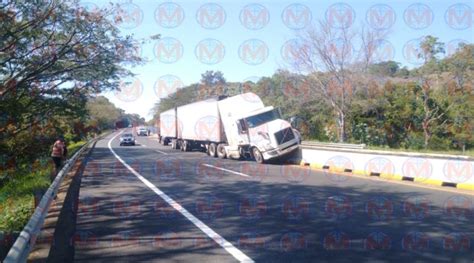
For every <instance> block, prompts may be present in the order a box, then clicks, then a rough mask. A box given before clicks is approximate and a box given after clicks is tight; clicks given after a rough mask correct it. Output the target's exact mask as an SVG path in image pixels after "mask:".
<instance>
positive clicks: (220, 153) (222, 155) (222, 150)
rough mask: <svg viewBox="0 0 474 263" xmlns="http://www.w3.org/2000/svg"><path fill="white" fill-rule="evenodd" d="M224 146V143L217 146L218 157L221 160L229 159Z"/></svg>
mask: <svg viewBox="0 0 474 263" xmlns="http://www.w3.org/2000/svg"><path fill="white" fill-rule="evenodd" d="M224 146H225V145H224V144H223V143H219V144H218V145H217V157H219V158H221V159H225V158H227V154H226V152H225V148H224Z"/></svg>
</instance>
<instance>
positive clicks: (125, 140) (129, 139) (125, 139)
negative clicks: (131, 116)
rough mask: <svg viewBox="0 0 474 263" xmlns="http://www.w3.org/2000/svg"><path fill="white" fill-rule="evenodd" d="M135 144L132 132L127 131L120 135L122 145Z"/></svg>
mask: <svg viewBox="0 0 474 263" xmlns="http://www.w3.org/2000/svg"><path fill="white" fill-rule="evenodd" d="M122 145H135V137H134V136H133V134H131V133H125V134H124V135H122V136H121V137H120V146H122Z"/></svg>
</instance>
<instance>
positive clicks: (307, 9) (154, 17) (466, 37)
mask: <svg viewBox="0 0 474 263" xmlns="http://www.w3.org/2000/svg"><path fill="white" fill-rule="evenodd" d="M109 2H110V0H107V1H102V0H98V1H93V0H89V1H88V0H85V1H81V5H82V6H84V7H85V8H87V9H93V8H101V7H105V6H107V5H108V3H109ZM112 2H113V3H120V4H121V6H122V13H121V15H122V17H123V19H122V21H121V22H117V27H118V28H119V29H120V30H121V33H122V34H123V35H130V34H133V35H134V36H135V37H136V38H137V39H145V40H147V41H146V42H145V43H144V44H137V52H138V54H140V56H142V58H144V59H145V61H146V63H145V64H144V65H141V66H138V67H134V68H131V70H132V71H133V72H134V73H135V74H136V76H135V77H133V78H128V79H124V80H123V85H122V86H121V89H122V91H121V92H107V93H104V94H103V95H105V96H106V97H107V98H108V99H109V100H110V101H111V102H113V103H114V104H115V105H116V106H117V107H120V108H122V109H124V110H125V111H126V112H127V113H138V114H140V115H141V116H142V117H145V118H146V119H147V120H148V119H150V118H151V117H152V116H151V114H150V113H151V111H150V110H151V108H152V107H153V105H154V104H155V103H157V102H158V101H159V99H160V98H163V97H166V96H167V95H168V94H170V93H172V92H173V91H175V90H176V89H179V88H180V87H183V86H186V85H189V84H192V83H197V82H199V80H200V79H201V74H202V73H204V72H205V71H207V70H214V71H217V70H219V71H221V72H223V73H224V77H225V78H226V80H227V81H229V82H240V81H246V80H252V81H256V80H258V79H259V78H260V77H263V76H271V75H272V74H273V73H275V71H276V70H278V69H289V70H291V66H290V62H291V50H292V48H294V47H295V46H296V47H297V45H298V41H297V40H296V39H297V37H298V34H299V33H301V32H304V30H306V29H307V28H308V27H310V26H311V25H314V24H315V23H318V22H319V21H328V23H329V24H330V25H331V26H332V27H334V28H336V29H337V28H341V27H349V28H351V29H357V28H360V26H361V25H362V24H364V23H365V24H366V25H367V26H369V27H370V28H372V29H374V30H382V31H384V32H387V34H386V36H385V37H384V39H381V40H380V41H381V42H379V43H380V45H379V48H378V50H377V51H376V57H377V59H378V60H380V61H383V60H395V61H397V62H400V63H401V64H402V66H407V67H409V68H413V67H416V66H419V65H420V63H421V61H420V60H419V59H418V58H417V57H416V52H415V51H414V50H416V47H417V45H418V44H419V42H420V39H421V38H422V37H423V36H426V35H433V36H436V37H438V38H439V40H440V41H441V42H444V43H445V44H446V45H445V50H446V54H451V53H452V52H453V51H454V50H455V48H456V47H457V45H458V43H460V42H464V43H473V42H474V27H473V13H474V1H456V0H454V1H452V0H451V1H447V0H443V1H441V0H432V1H423V0H418V1H417V0H415V1H405V0H399V1H366V0H362V1H315V0H313V1H281V0H274V1H237V0H235V1H230V0H227V1H214V2H205V1H152V0H128V1H123V0H120V1H117V0H115V1H112ZM156 34H160V35H161V38H160V39H159V40H152V39H151V38H150V36H153V35H156ZM357 48H358V47H357V45H356V44H355V45H354V52H356V50H357Z"/></svg>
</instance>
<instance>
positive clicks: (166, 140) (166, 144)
mask: <svg viewBox="0 0 474 263" xmlns="http://www.w3.org/2000/svg"><path fill="white" fill-rule="evenodd" d="M162 143H163V145H164V146H168V144H169V140H168V138H163V139H162Z"/></svg>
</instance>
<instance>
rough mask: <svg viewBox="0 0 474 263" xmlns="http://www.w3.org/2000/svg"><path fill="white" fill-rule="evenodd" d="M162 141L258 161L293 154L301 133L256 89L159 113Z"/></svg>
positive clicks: (210, 152)
mask: <svg viewBox="0 0 474 263" xmlns="http://www.w3.org/2000/svg"><path fill="white" fill-rule="evenodd" d="M159 140H160V142H161V143H162V144H163V145H168V144H171V146H172V147H173V148H175V149H181V150H182V151H190V150H192V149H197V148H201V149H205V150H206V151H207V153H208V154H209V155H210V156H213V157H219V158H232V159H241V158H245V157H253V158H254V159H255V161H257V162H258V163H263V162H265V161H267V160H270V159H273V158H277V157H281V156H284V155H287V154H290V153H291V152H293V151H294V150H296V149H297V148H298V147H299V142H300V138H299V133H298V132H297V131H296V130H294V129H293V128H292V127H291V125H290V123H289V122H287V121H285V120H283V119H282V118H281V115H280V111H279V110H278V109H275V108H273V107H272V106H267V107H265V106H264V105H263V102H262V100H261V99H260V98H259V97H258V96H257V95H256V94H254V93H245V94H240V95H236V96H233V97H219V98H215V99H208V100H203V101H199V102H195V103H192V104H188V105H184V106H181V107H177V108H174V109H170V110H168V111H165V112H162V113H161V114H160V136H159Z"/></svg>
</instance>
